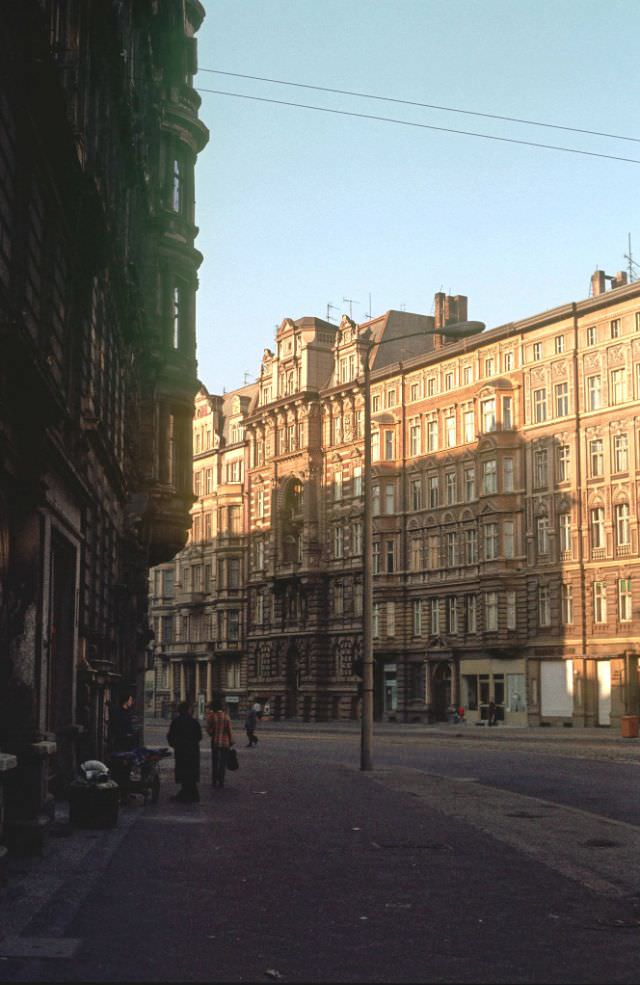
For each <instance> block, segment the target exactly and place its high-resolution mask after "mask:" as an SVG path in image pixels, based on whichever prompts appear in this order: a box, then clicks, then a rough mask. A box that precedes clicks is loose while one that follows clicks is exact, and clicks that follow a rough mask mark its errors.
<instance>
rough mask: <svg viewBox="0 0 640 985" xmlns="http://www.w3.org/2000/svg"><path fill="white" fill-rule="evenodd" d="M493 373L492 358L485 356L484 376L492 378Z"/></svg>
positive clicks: (493, 363)
mask: <svg viewBox="0 0 640 985" xmlns="http://www.w3.org/2000/svg"><path fill="white" fill-rule="evenodd" d="M494 372H495V362H494V360H493V357H492V356H487V358H486V359H485V361H484V375H485V376H487V377H489V376H493V374H494Z"/></svg>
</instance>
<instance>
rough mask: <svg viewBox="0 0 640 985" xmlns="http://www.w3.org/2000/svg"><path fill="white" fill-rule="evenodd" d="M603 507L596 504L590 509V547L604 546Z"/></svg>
mask: <svg viewBox="0 0 640 985" xmlns="http://www.w3.org/2000/svg"><path fill="white" fill-rule="evenodd" d="M604 546H605V533H604V507H603V506H596V508H595V509H594V510H591V547H592V548H594V549H598V548H604Z"/></svg>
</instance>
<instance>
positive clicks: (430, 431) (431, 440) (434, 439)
mask: <svg viewBox="0 0 640 985" xmlns="http://www.w3.org/2000/svg"><path fill="white" fill-rule="evenodd" d="M437 450H438V421H437V420H436V419H433V420H431V421H427V451H437Z"/></svg>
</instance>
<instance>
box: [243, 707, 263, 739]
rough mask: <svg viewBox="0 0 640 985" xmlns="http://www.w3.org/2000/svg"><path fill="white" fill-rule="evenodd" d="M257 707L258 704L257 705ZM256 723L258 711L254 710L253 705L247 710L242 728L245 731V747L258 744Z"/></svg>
mask: <svg viewBox="0 0 640 985" xmlns="http://www.w3.org/2000/svg"><path fill="white" fill-rule="evenodd" d="M258 707H259V706H258ZM257 724H258V712H257V711H256V706H255V705H253V707H252V708H250V709H249V711H248V712H247V717H246V719H245V722H244V728H245V731H246V733H247V739H248V740H249V741H248V743H247V748H251V746H257V745H258V736H257V735H256V726H257Z"/></svg>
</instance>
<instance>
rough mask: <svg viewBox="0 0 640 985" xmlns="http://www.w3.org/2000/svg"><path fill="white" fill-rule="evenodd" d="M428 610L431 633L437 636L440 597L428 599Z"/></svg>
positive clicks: (438, 631) (438, 630)
mask: <svg viewBox="0 0 640 985" xmlns="http://www.w3.org/2000/svg"><path fill="white" fill-rule="evenodd" d="M429 612H430V615H431V635H432V636H438V635H439V633H440V599H437V598H436V599H429Z"/></svg>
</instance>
